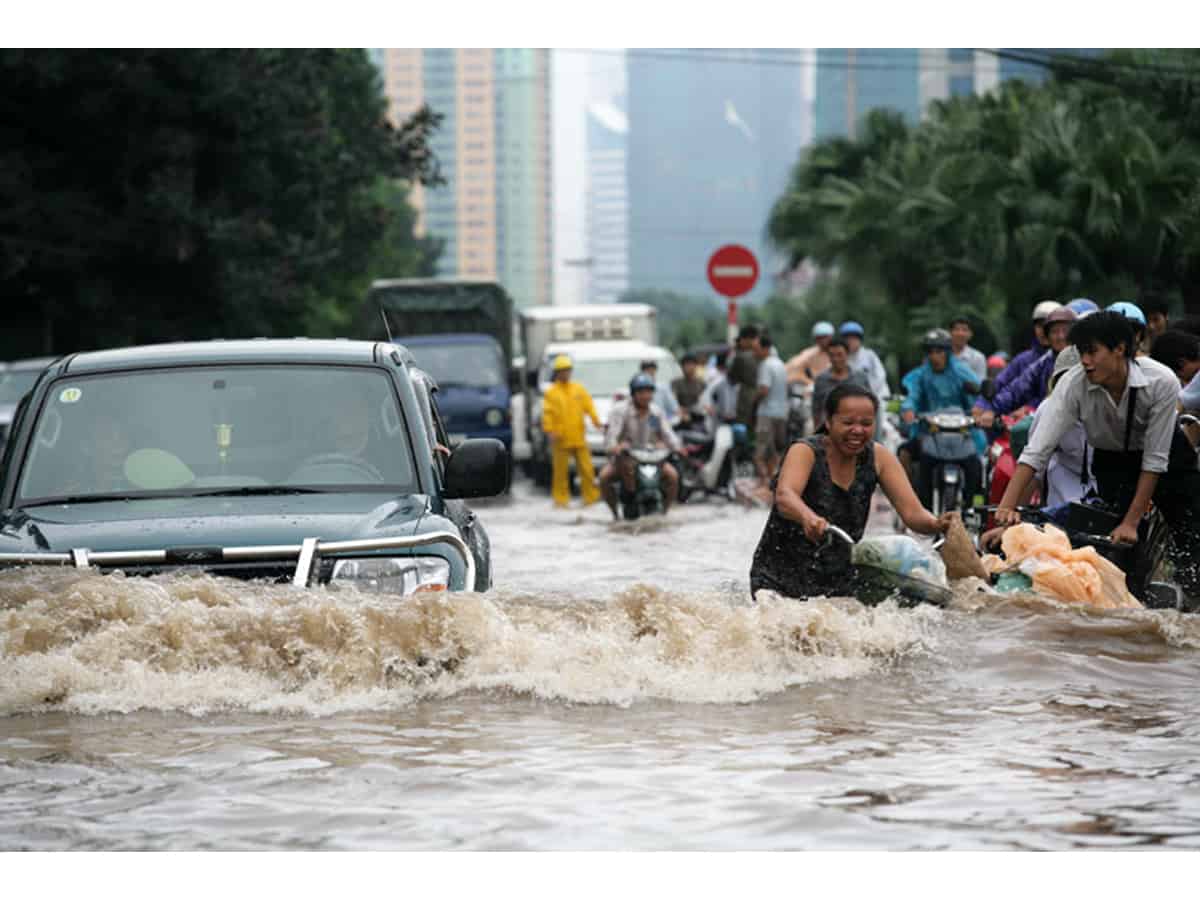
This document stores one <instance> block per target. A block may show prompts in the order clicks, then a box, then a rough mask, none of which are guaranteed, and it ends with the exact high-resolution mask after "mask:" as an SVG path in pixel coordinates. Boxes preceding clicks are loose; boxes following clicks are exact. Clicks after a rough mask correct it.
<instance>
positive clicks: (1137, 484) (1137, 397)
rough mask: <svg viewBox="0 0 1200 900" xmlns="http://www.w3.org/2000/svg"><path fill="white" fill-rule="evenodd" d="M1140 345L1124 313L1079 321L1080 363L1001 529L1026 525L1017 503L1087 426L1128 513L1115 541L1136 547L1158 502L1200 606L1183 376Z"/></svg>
mask: <svg viewBox="0 0 1200 900" xmlns="http://www.w3.org/2000/svg"><path fill="white" fill-rule="evenodd" d="M1135 340H1136V338H1135V336H1134V331H1133V328H1132V325H1131V323H1130V321H1129V320H1128V319H1126V318H1125V317H1124V316H1122V315H1120V314H1119V313H1114V312H1103V313H1093V314H1092V315H1090V316H1088V317H1087V318H1085V319H1081V320H1080V321H1078V322H1076V324H1075V326H1074V328H1073V329H1072V331H1071V342H1072V343H1073V344H1074V345H1075V346H1076V347H1077V348H1078V350H1079V355H1080V364H1079V365H1077V366H1072V367H1071V368H1070V369H1069V370H1068V371H1067V373H1066V374H1065V375H1063V376H1062V381H1061V382H1059V383H1058V384H1057V385H1056V387H1055V389H1054V391H1053V392H1052V393H1051V394H1050V396H1049V397H1047V398H1046V400H1045V402H1043V403H1042V405H1041V407H1040V410H1039V422H1038V428H1037V431H1036V432H1035V433H1034V434H1033V435H1032V436H1031V437H1030V441H1029V444H1028V445H1026V447H1025V451H1024V452H1023V453H1022V454H1021V458H1020V461H1019V462H1018V464H1017V470H1016V472H1014V473H1013V477H1012V480H1011V481H1010V482H1009V484H1008V488H1007V489H1006V490H1005V492H1004V497H1003V499H1002V500H1001V501H1000V505H999V507H997V509H996V523H997V524H998V525H1013V524H1016V523H1017V522H1019V521H1020V514H1019V513H1018V512H1017V511H1016V506H1017V503H1018V502H1019V499H1020V498H1021V497H1022V496H1023V495H1024V492H1025V488H1026V487H1027V486H1028V484H1029V481H1030V479H1032V478H1033V476H1034V474H1035V473H1036V472H1040V471H1043V470H1044V469H1045V468H1046V465H1047V463H1048V462H1049V459H1050V456H1051V454H1052V453H1053V452H1054V450H1055V448H1056V447H1058V445H1059V442H1060V441H1061V440H1062V438H1063V436H1064V435H1065V434H1066V433H1067V431H1068V430H1069V429H1070V428H1071V427H1072V425H1074V424H1075V423H1076V422H1081V423H1082V424H1083V429H1084V433H1085V434H1086V436H1087V442H1088V444H1089V445H1090V446H1091V447H1092V474H1093V475H1094V476H1095V478H1096V487H1097V490H1098V492H1099V494H1100V497H1101V498H1102V499H1103V500H1105V501H1106V502H1107V503H1109V504H1111V505H1112V506H1113V507H1115V508H1116V509H1119V510H1124V516H1123V518H1122V520H1121V522H1120V524H1119V525H1117V527H1116V528H1114V529H1113V530H1112V533H1111V534H1110V535H1109V537H1110V538H1111V539H1112V540H1113V541H1114V542H1115V543H1119V544H1135V543H1137V541H1138V525H1139V523H1140V522H1141V520H1142V516H1143V515H1144V514H1145V512H1146V510H1147V509H1148V508H1149V507H1150V501H1151V500H1153V501H1154V504H1155V506H1156V507H1157V508H1158V509H1159V510H1160V511H1161V512H1162V514H1163V517H1164V518H1165V519H1166V520H1167V525H1168V526H1169V527H1170V529H1171V538H1172V543H1173V545H1174V547H1173V549H1174V552H1175V556H1176V578H1177V580H1178V582H1179V585H1180V587H1181V588H1182V589H1183V591H1184V593H1185V594H1186V595H1188V603H1189V605H1191V604H1194V603H1196V602H1197V601H1200V471H1197V468H1196V454H1195V451H1194V450H1192V448H1191V445H1190V444H1189V443H1188V441H1187V439H1186V438H1185V437H1183V435H1182V433H1180V432H1179V431H1178V429H1177V428H1176V422H1175V408H1176V403H1177V401H1178V398H1179V379H1178V378H1177V376H1176V375H1175V373H1174V372H1172V371H1171V370H1170V369H1168V368H1167V367H1166V366H1164V365H1162V364H1161V363H1158V362H1155V361H1154V360H1152V359H1148V358H1143V359H1135V358H1134V355H1133V354H1134V352H1135V351H1136V344H1135ZM1180 442H1182V443H1180Z"/></svg>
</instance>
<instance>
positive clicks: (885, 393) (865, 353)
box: [838, 322, 892, 405]
mask: <svg viewBox="0 0 1200 900" xmlns="http://www.w3.org/2000/svg"><path fill="white" fill-rule="evenodd" d="M838 334H839V335H840V336H841V337H842V338H843V339H844V340H845V341H846V346H847V347H849V348H850V368H851V369H854V370H855V371H856V372H863V373H865V374H866V376H867V381H868V382H870V384H871V393H872V394H874V395H875V396H876V397H878V398H879V402H880V404H881V405H882V404H884V403H886V402H887V401H888V400H889V399H890V398H891V396H892V392H891V390H890V389H889V388H888V383H887V369H885V368H884V367H883V363H882V362H881V361H880V359H879V356H878V355H876V353H875V351H874V350H872V349H870V348H869V347H864V346H863V337H864V336H865V332H864V331H863V327H862V325H860V324H858V322H843V323H842V327H841V328H839V329H838Z"/></svg>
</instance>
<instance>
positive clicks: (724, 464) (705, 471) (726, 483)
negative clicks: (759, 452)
mask: <svg viewBox="0 0 1200 900" xmlns="http://www.w3.org/2000/svg"><path fill="white" fill-rule="evenodd" d="M679 438H680V440H681V441H683V444H684V446H685V447H686V448H687V451H688V452H687V454H686V455H684V456H683V457H682V458H680V459H679V502H680V503H686V502H687V501H688V500H689V498H692V497H696V496H719V497H725V498H726V499H728V500H736V499H737V494H736V492H735V490H734V479H735V478H736V477H737V475H738V463H739V460H740V458H741V453H742V450H743V448H745V446H746V444H747V435H746V426H745V425H742V424H741V423H739V422H732V423H721V424H719V425H718V426H717V428H716V430H715V431H714V432H713V433H712V434H709V433H708V432H707V431H700V430H690V431H681V432H680V433H679Z"/></svg>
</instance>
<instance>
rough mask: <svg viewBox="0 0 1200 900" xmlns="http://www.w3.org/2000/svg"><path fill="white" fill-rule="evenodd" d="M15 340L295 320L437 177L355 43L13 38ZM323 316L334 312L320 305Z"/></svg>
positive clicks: (414, 130) (5, 231) (281, 324)
mask: <svg viewBox="0 0 1200 900" xmlns="http://www.w3.org/2000/svg"><path fill="white" fill-rule="evenodd" d="M0 77H2V78H3V80H4V83H5V85H6V89H5V99H4V101H3V103H4V111H5V115H4V117H3V121H4V123H5V124H4V126H2V133H3V135H4V138H3V140H0V292H2V295H3V297H4V299H5V301H6V303H5V307H6V328H5V334H4V338H3V339H4V341H5V344H6V346H5V348H4V349H5V351H6V354H5V355H8V356H12V355H16V354H18V353H21V352H25V353H28V352H38V351H58V352H63V351H69V350H75V349H87V348H92V347H102V346H114V345H122V344H127V343H143V342H147V341H154V340H173V339H182V338H206V337H217V336H224V337H235V336H249V335H285V334H294V333H297V331H299V330H301V328H302V327H303V325H304V324H306V322H307V321H309V319H310V316H311V315H312V314H313V306H314V304H317V305H318V306H319V305H320V304H322V303H326V302H327V301H328V298H330V297H336V295H337V293H338V291H339V290H342V289H344V287H345V284H346V280H347V278H352V277H354V275H355V274H357V273H360V272H364V271H365V270H366V269H367V268H368V266H369V263H370V260H371V258H372V256H373V254H374V253H375V252H377V249H378V242H379V239H380V236H381V235H382V234H383V233H384V231H385V230H386V229H387V227H388V223H389V216H388V214H387V209H386V204H384V203H381V200H380V195H379V187H378V186H379V184H380V181H381V179H408V180H410V181H421V182H423V183H427V184H430V183H436V182H437V181H438V180H439V175H438V170H437V164H436V161H435V160H434V158H433V156H432V154H431V153H430V151H429V146H428V137H429V135H430V133H431V132H432V130H433V129H434V128H436V126H437V123H438V117H437V116H436V115H435V114H433V113H432V112H431V111H429V110H427V109H426V110H422V111H421V112H419V113H417V114H416V115H415V116H414V117H412V118H411V119H410V120H409V121H408V122H406V123H404V125H402V126H401V127H400V128H394V127H393V126H391V125H390V124H389V123H388V122H387V120H386V117H385V111H386V103H385V100H384V97H383V94H382V89H381V85H380V81H379V77H378V74H377V73H376V71H375V69H374V67H373V66H372V65H371V63H370V61H369V60H368V59H367V58H366V55H365V54H364V53H363V52H362V51H360V50H259V49H250V50H185V51H181V50H94V51H92V50H88V51H23V50H4V51H0ZM317 315H318V316H319V315H320V312H319V311H318V313H317Z"/></svg>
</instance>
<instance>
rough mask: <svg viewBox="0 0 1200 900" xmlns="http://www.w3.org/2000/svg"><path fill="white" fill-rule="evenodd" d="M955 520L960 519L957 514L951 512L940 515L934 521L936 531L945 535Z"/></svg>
mask: <svg viewBox="0 0 1200 900" xmlns="http://www.w3.org/2000/svg"><path fill="white" fill-rule="evenodd" d="M957 518H960V516H959V514H958V513H957V512H954V511H951V512H944V513H942V514H941V515H940V516H938V517H937V520H936V521H937V526H936V527H937V530H938V531H939V532H940V533H941V534H945V533H946V532H947V531H949V530H950V526H951V525H953V524H954V520H955V519H957Z"/></svg>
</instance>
